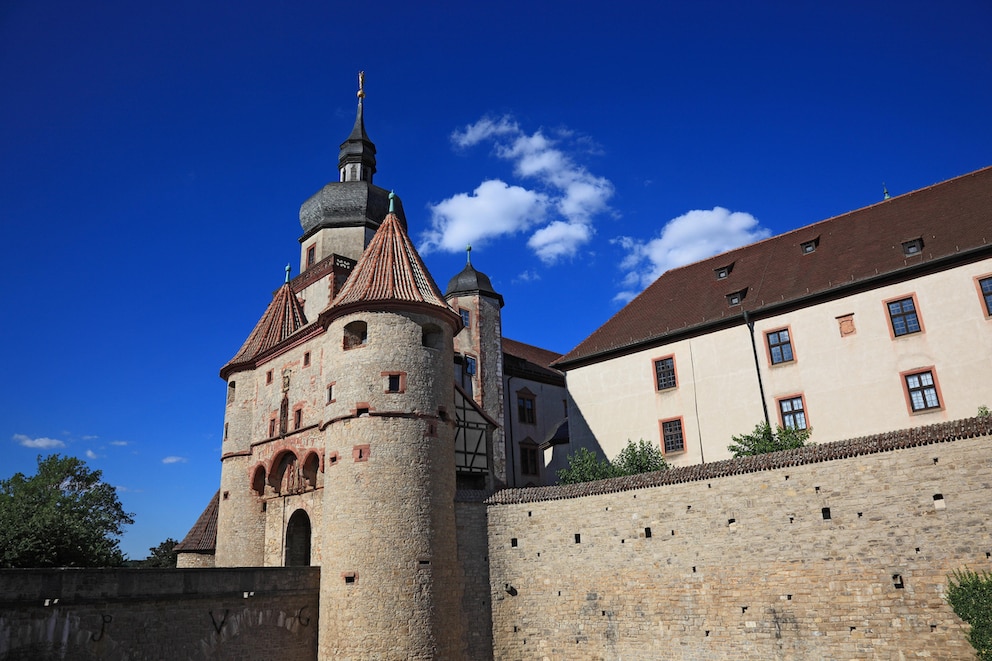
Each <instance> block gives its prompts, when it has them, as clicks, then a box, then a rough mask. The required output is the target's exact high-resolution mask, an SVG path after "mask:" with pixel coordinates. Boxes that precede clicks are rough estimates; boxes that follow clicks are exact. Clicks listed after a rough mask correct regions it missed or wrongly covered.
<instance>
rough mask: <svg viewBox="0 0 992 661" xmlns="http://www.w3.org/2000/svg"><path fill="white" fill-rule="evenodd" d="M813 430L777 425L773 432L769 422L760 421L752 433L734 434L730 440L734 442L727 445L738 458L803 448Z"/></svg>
mask: <svg viewBox="0 0 992 661" xmlns="http://www.w3.org/2000/svg"><path fill="white" fill-rule="evenodd" d="M811 431H812V430H811V429H788V428H785V427H776V428H775V431H774V432H772V428H771V427H770V426H769V425H768V423H765V422H759V423H758V424H756V425H755V426H754V431H752V432H751V433H750V434H741V435H740V436H732V437H731V439H730V440H731V441H733V442H732V443H731V444H730V445H728V446H727V449H728V450H730V451H731V452H732V453H733V454H734V458H737V457H753V456H754V455H757V454H765V453H766V452H778V451H779V450H791V449H793V448H801V447H803V446H804V445H806V442H807V441H808V440H809V435H810V432H811Z"/></svg>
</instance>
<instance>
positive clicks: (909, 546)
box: [0, 418, 992, 661]
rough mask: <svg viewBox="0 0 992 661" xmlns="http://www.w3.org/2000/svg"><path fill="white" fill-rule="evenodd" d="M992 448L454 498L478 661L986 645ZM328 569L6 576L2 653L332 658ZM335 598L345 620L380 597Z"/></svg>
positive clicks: (869, 455)
mask: <svg viewBox="0 0 992 661" xmlns="http://www.w3.org/2000/svg"><path fill="white" fill-rule="evenodd" d="M990 443H992V420H990V419H989V418H984V419H978V418H974V419H970V420H963V421H955V422H949V423H942V424H938V425H932V426H929V427H923V428H918V429H912V430H906V431H902V432H893V433H888V434H881V435H877V436H872V437H866V438H861V439H854V440H851V441H843V442H839V443H832V444H827V445H820V446H812V447H809V448H803V449H800V450H793V451H788V452H782V453H776V454H773V455H764V456H760V457H752V458H747V459H740V460H729V461H723V462H717V463H712V464H704V465H698V466H690V467H685V468H678V469H673V470H671V471H668V472H666V473H652V474H644V475H635V476H630V477H625V478H617V479H614V480H606V481H602V482H597V483H587V484H579V485H568V486H557V487H542V488H533V489H513V490H504V491H500V492H497V493H496V494H494V495H492V496H490V497H489V498H488V499H487V500H486V501H485V502H483V498H482V497H481V496H483V494H482V493H481V492H459V494H458V497H457V499H456V503H455V513H456V531H455V533H456V535H457V538H458V565H459V567H458V569H457V570H456V571H455V574H460V575H461V576H462V577H463V580H464V586H465V590H464V594H463V595H462V597H461V613H462V615H463V618H464V627H465V633H464V640H465V648H466V649H467V652H466V654H465V657H464V658H466V659H471V660H472V661H476V660H479V659H489V658H492V659H496V660H503V659H514V660H516V659H542V660H543V659H549V660H553V659H560V660H566V659H567V660H568V661H573V660H574V661H580V660H583V659H652V660H654V659H680V660H681V659H700V660H702V659H705V660H707V661H709V660H714V659H716V660H719V659H728V660H729V659H735V660H739V659H760V660H761V661H766V660H769V659H818V660H819V659H824V660H829V659H836V660H841V659H843V660H848V659H909V658H932V659H952V660H953V659H974V658H975V655H974V652H973V650H972V649H971V647H970V646H969V645H968V643H967V641H966V639H965V631H966V625H964V624H963V623H962V622H961V621H960V620H959V619H958V618H957V617H956V616H955V615H954V613H953V612H952V611H951V609H950V607H949V606H948V605H947V603H946V601H945V600H944V593H945V590H946V586H947V579H948V576H949V574H950V573H951V572H953V571H954V570H956V569H961V568H965V567H967V568H971V569H975V570H984V569H992V524H990V522H989V520H988V511H989V502H990V500H992V499H990V495H992V446H990ZM373 525H374V523H373ZM487 530H488V542H487V541H486V531H487ZM397 543H400V542H399V540H397ZM321 571H329V569H328V568H327V567H324V568H323V569H319V568H316V567H313V568H266V569H204V570H200V569H193V570H140V569H127V570H9V571H4V572H0V661H15V660H18V661H19V660H21V659H29V658H30V659H41V660H47V659H56V658H73V659H115V660H116V659H207V658H210V659H214V658H248V657H249V652H248V650H250V656H251V658H260V659H266V658H273V659H275V658H278V659H285V660H288V661H295V660H303V659H315V658H321V657H320V655H319V652H318V648H317V630H318V626H317V609H318V581H319V573H320V572H321ZM452 578H456V577H455V576H452ZM446 582H447V581H442V583H441V584H439V585H436V586H435V589H440V590H443V589H444V583H446ZM455 582H457V580H456V581H455ZM360 585H362V586H364V585H365V583H364V581H363V582H362V583H360ZM245 594H248V595H249V596H247V597H246V596H245ZM322 596H323V598H324V599H325V600H326V601H327V602H329V603H325V604H324V610H325V612H328V610H327V609H331V610H336V611H338V612H339V615H340V616H344V615H346V613H345V612H341V611H342V608H343V609H344V611H347V610H348V609H351V608H354V609H359V610H361V609H364V608H368V607H369V605H370V604H371V603H372V602H374V601H375V600H376V597H375V595H374V594H371V593H370V594H367V595H365V598H363V599H362V600H361V601H355V600H354V599H352V598H350V597H347V596H342V595H336V594H335V595H331V594H325V595H322ZM54 599H58V600H59V601H58V602H54V601H53V600H54ZM46 600H48V603H47V605H46ZM332 619H333V618H332ZM490 623H491V624H492V625H491V626H490ZM365 633H366V634H367V635H375V632H374V631H371V630H370V631H366V632H365ZM351 653H352V654H354V656H355V658H361V652H360V651H358V650H352V651H351ZM325 658H326V657H325ZM383 658H386V657H383ZM397 658H399V657H397ZM438 658H440V657H438Z"/></svg>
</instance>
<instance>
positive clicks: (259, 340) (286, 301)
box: [220, 282, 307, 378]
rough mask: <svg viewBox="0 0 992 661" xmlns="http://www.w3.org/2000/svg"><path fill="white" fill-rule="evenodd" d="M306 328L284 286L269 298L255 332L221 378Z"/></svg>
mask: <svg viewBox="0 0 992 661" xmlns="http://www.w3.org/2000/svg"><path fill="white" fill-rule="evenodd" d="M306 325H307V318H306V315H304V314H303V305H302V304H301V303H300V301H299V299H297V298H296V295H295V294H294V293H293V290H292V288H291V287H290V286H289V283H288V282H287V283H285V284H283V286H282V287H280V288H279V290H278V291H277V292H276V293H275V295H274V296H273V297H272V302H271V303H269V307H268V308H267V309H266V310H265V314H263V315H262V318H261V319H259V320H258V323H257V324H255V329H254V330H253V331H252V332H251V335H249V336H248V339H247V340H245V343H244V344H243V345H242V346H241V349H240V350H239V351H238V353H237V354H235V356H234V358H232V359H231V360H230V361H228V363H227V365H225V366H224V367H223V368H222V369H221V371H220V373H221V376H222V377H225V378H226V376H225V375H226V374H230V373H231V372H233V371H236V369H237V368H238V367H241V366H243V365H247V364H249V363H251V362H252V361H253V360H255V359H256V358H258V357H259V356H260V355H261V354H263V353H264V352H265V351H267V350H269V349H271V348H272V347H274V346H276V345H277V344H279V343H280V342H282V341H283V340H285V339H286V338H288V337H289V336H290V335H292V334H293V333H295V332H296V331H298V330H299V329H301V328H303V327H304V326H306Z"/></svg>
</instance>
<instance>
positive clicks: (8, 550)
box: [0, 454, 134, 568]
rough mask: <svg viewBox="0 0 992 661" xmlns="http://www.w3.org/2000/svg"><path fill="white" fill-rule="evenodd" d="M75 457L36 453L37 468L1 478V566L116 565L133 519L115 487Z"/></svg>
mask: <svg viewBox="0 0 992 661" xmlns="http://www.w3.org/2000/svg"><path fill="white" fill-rule="evenodd" d="M101 475H102V473H101V471H98V470H97V471H91V470H89V469H88V468H87V467H86V464H85V462H83V461H81V460H79V459H76V458H75V457H63V456H60V455H57V454H53V455H50V456H48V457H46V458H45V459H42V458H41V456H40V455H39V456H38V473H37V474H36V475H33V476H30V477H26V476H25V475H24V474H23V473H16V474H15V475H14V476H13V477H11V478H10V479H7V480H0V567H4V568H11V567H115V566H119V565H121V564H122V563H123V562H124V555H123V554H122V553H121V551H120V548H119V542H118V540H117V539H116V537H117V536H119V535H120V534H121V532H122V530H123V527H124V526H125V525H128V524H131V523H134V519H133V518H132V515H131V514H128V513H127V512H125V511H124V509H123V508H122V507H121V503H120V501H119V500H118V499H117V490H116V489H115V488H114V487H112V486H111V485H109V484H106V483H104V482H102V481H101V479H100V478H101Z"/></svg>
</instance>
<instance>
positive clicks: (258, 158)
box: [0, 0, 992, 558]
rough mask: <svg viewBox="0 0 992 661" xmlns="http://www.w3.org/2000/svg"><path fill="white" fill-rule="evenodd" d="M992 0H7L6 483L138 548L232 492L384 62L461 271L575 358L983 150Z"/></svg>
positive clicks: (395, 164)
mask: <svg viewBox="0 0 992 661" xmlns="http://www.w3.org/2000/svg"><path fill="white" fill-rule="evenodd" d="M990 26H992V5H990V4H989V3H988V2H987V0H973V1H967V0H963V1H952V2H944V3H933V2H918V1H915V0H909V1H903V2H899V3H895V2H889V3H885V2H874V3H865V2H844V1H841V2H833V3H811V2H767V3H762V2H756V3H729V2H726V3H724V2H705V1H704V2H682V3H677V4H676V3H665V2H658V3H654V2H652V3H649V2H623V1H621V2H615V3H611V4H608V5H604V4H602V3H596V4H593V3H583V2H578V3H576V2H569V3H564V2H525V3H518V2H502V3H468V2H451V3H444V2H423V3H406V2H404V3H399V2H395V3H393V2H385V3H375V2H369V3H330V2H296V3H280V2H264V3H263V2H256V1H254V0H247V1H246V2H241V3H216V2H212V1H210V0H206V1H204V0H198V1H196V2H192V1H188V0H170V1H169V2H160V1H159V0H145V1H143V2H131V1H125V0H106V1H101V2H89V3H81V2H75V1H62V2H57V1H51V0H31V1H30V2H29V1H26V0H7V2H5V3H3V5H2V6H0V95H2V99H3V101H2V103H0V219H2V229H3V235H2V236H3V240H2V241H0V251H2V257H3V258H2V260H0V275H2V283H3V284H2V289H0V292H2V299H0V303H2V310H3V323H2V325H0V340H2V341H0V365H2V367H3V371H4V378H3V379H0V459H2V464H0V466H2V468H0V477H9V476H10V475H11V474H13V473H14V472H16V471H23V472H28V473H32V472H33V471H34V467H35V457H36V456H37V455H38V454H47V453H50V452H61V453H66V454H72V455H76V456H79V457H81V458H84V459H86V460H87V463H88V464H89V465H90V466H91V467H92V468H97V469H100V470H102V471H103V472H104V477H105V479H106V480H107V481H108V482H110V483H112V484H114V485H115V486H117V487H118V489H119V493H120V496H121V499H122V501H123V503H124V505H125V507H126V508H127V509H128V510H130V511H132V512H134V513H135V515H136V516H135V518H136V523H135V525H133V526H131V527H130V529H129V530H128V532H127V533H126V535H125V537H124V539H123V544H122V547H123V548H124V550H125V552H127V553H128V554H129V555H130V556H131V557H132V558H143V557H145V555H146V554H147V549H148V548H149V547H150V546H154V545H156V544H157V543H158V542H160V541H162V540H164V539H165V538H166V537H174V538H182V537H183V536H184V535H185V533H186V531H187V530H188V529H189V527H190V526H191V525H192V524H193V522H194V521H195V519H196V517H197V516H198V514H199V513H200V511H201V510H202V509H203V507H204V505H205V504H206V502H207V500H208V499H209V497H210V496H211V495H212V494H213V493H214V491H215V490H216V489H217V485H218V482H219V474H220V462H219V456H220V433H221V431H222V427H223V409H224V404H223V402H224V383H223V381H221V379H220V378H219V377H218V370H219V369H220V367H221V366H222V365H223V364H224V363H225V362H226V361H227V360H228V359H230V358H231V357H232V356H233V355H234V353H235V352H236V351H237V350H238V348H239V347H240V345H241V343H242V342H243V341H244V339H245V338H246V337H247V335H248V333H249V332H250V331H251V329H252V327H253V326H254V324H255V322H256V321H257V320H258V318H259V316H260V315H261V314H262V312H263V311H264V309H265V306H266V305H267V304H268V301H269V299H270V296H271V293H272V292H273V290H274V289H276V288H277V287H278V286H279V284H280V283H281V282H282V279H283V275H284V272H283V269H284V266H285V264H286V263H287V262H289V263H292V264H293V267H294V272H295V270H296V268H297V265H298V264H299V244H298V242H297V239H298V238H299V236H300V234H301V229H300V225H299V220H298V215H297V214H298V210H299V206H300V204H301V203H302V202H303V201H304V200H305V199H306V198H307V197H309V196H310V195H311V194H313V193H314V192H315V191H317V190H318V189H319V188H320V187H321V186H323V185H324V184H325V183H326V182H328V181H331V180H336V177H337V175H336V164H337V155H338V146H339V145H340V143H341V141H342V140H344V138H345V137H347V135H348V132H349V131H350V129H351V125H352V122H353V120H354V112H355V103H356V98H355V91H356V87H357V75H356V74H357V72H358V71H359V70H364V71H365V72H366V92H367V95H368V96H367V98H366V123H367V128H368V132H369V135H370V137H371V138H372V140H373V141H374V142H375V143H376V146H377V148H378V173H377V174H376V179H375V181H376V183H377V184H379V185H381V186H383V187H385V188H389V189H394V190H395V191H396V192H397V194H399V195H400V196H401V197H402V198H403V203H404V208H405V209H406V212H407V217H408V220H409V225H410V230H411V235H412V236H413V238H414V239H415V241H416V243H417V245H418V246H419V247H420V248H421V249H422V252H423V255H424V257H425V261H426V263H427V265H428V267H429V268H430V269H431V271H432V273H433V275H434V277H435V279H436V280H437V281H438V283H439V284H440V286H441V287H442V288H443V287H444V285H445V284H446V283H447V281H448V279H449V278H450V277H451V276H453V275H454V274H455V273H457V272H458V270H460V268H461V266H462V265H463V263H464V258H465V257H464V246H465V244H466V243H472V245H473V252H472V261H473V263H474V264H475V265H476V267H477V268H479V269H480V270H482V271H484V272H486V273H487V274H489V275H490V276H491V278H492V280H493V283H494V285H495V287H496V289H497V290H498V291H499V292H500V293H502V294H503V295H504V297H505V299H506V307H505V308H504V311H503V315H504V316H503V319H504V332H505V334H506V335H507V336H509V337H512V338H514V339H517V340H521V341H524V342H529V343H532V344H537V345H539V346H542V347H546V348H549V349H554V350H557V351H561V352H565V351H568V350H569V349H571V348H572V347H574V346H575V345H576V344H578V343H579V342H580V341H581V340H582V339H584V338H585V337H586V336H587V335H588V334H589V333H591V332H592V331H593V330H594V329H595V328H596V327H598V326H599V325H601V324H602V323H603V322H604V321H606V319H608V318H609V317H610V316H611V315H612V314H613V313H615V312H616V311H617V310H618V309H619V308H620V306H621V305H622V303H623V301H625V300H628V299H629V298H630V296H632V295H633V294H635V293H636V292H638V291H639V290H640V289H642V288H643V287H644V286H646V285H647V284H648V283H649V282H650V281H651V279H652V278H653V277H655V276H657V275H658V274H660V273H661V272H662V271H663V270H665V269H666V268H670V267H671V266H675V265H678V264H682V263H685V262H687V261H693V260H696V259H701V258H703V257H706V256H708V255H710V254H713V253H714V252H716V251H722V250H725V249H729V248H731V247H734V246H736V245H739V244H741V243H745V242H749V241H752V240H755V239H757V238H761V237H764V236H768V235H770V234H775V233H779V232H782V231H785V230H788V229H792V228H795V227H800V226H802V225H806V224H809V223H812V222H815V221H818V220H822V219H824V218H828V217H830V216H833V215H836V214H839V213H844V212H846V211H850V210H852V209H856V208H859V207H862V206H865V205H868V204H871V203H873V202H876V201H879V200H880V199H881V198H882V185H883V182H884V183H885V185H886V186H887V187H888V190H889V191H890V192H891V193H892V194H893V195H895V194H900V193H904V192H908V191H910V190H914V189H916V188H920V187H923V186H927V185H930V184H933V183H936V182H939V181H942V180H945V179H948V178H951V177H954V176H957V175H960V174H964V173H966V172H970V171H973V170H976V169H978V168H981V167H984V166H987V165H990V164H992V122H990V120H989V117H990V116H992V84H990V83H992V77H990V75H989V71H992V40H989V39H988V32H989V28H990Z"/></svg>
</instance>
